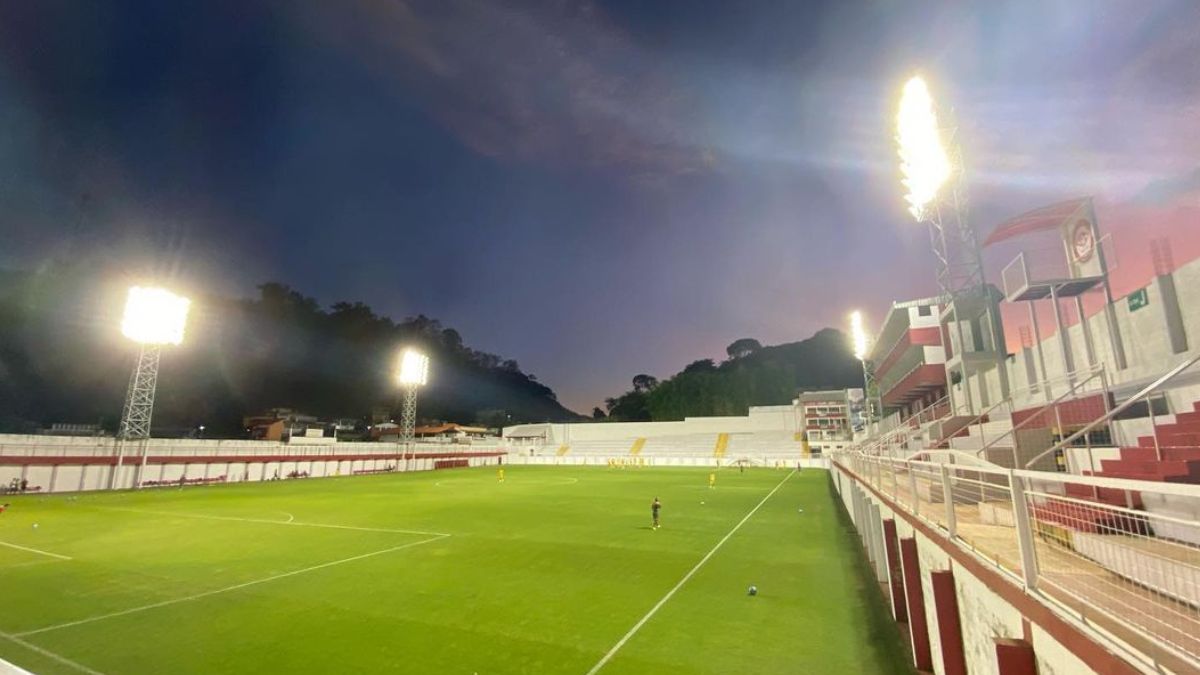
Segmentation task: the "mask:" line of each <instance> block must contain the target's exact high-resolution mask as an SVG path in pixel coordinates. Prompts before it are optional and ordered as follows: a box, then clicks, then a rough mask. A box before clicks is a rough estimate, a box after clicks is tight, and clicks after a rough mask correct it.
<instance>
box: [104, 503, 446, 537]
mask: <svg viewBox="0 0 1200 675" xmlns="http://www.w3.org/2000/svg"><path fill="white" fill-rule="evenodd" d="M91 508H93V509H104V510H106V511H124V512H126V513H143V514H147V515H152V516H176V517H179V518H199V519H201V520H230V521H233V522H235V523H261V524H263V525H294V526H296V527H324V528H329V529H333V530H357V531H359V532H387V533H389V534H421V535H428V536H431V537H433V536H438V537H449V536H450V534H449V533H448V532H427V531H425V530H398V529H393V528H387V527H358V526H355V525H330V524H327V523H302V522H298V521H293V520H267V519H265V518H237V517H234V516H214V515H209V514H206V513H182V512H179V511H151V510H148V509H126V508H121V507H118V506H93V507H91ZM280 513H283V512H282V511H280ZM288 515H289V516H290V515H291V514H288Z"/></svg>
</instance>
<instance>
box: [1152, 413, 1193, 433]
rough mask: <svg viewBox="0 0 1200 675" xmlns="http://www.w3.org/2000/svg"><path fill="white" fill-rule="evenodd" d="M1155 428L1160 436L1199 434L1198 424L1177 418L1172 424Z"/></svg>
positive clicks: (1158, 425) (1159, 425) (1164, 424)
mask: <svg viewBox="0 0 1200 675" xmlns="http://www.w3.org/2000/svg"><path fill="white" fill-rule="evenodd" d="M1185 414H1186V413H1185ZM1155 428H1156V429H1158V433H1160V434H1200V422H1190V421H1188V420H1180V419H1179V418H1178V416H1177V417H1176V419H1175V421H1174V422H1167V423H1163V424H1157V425H1155Z"/></svg>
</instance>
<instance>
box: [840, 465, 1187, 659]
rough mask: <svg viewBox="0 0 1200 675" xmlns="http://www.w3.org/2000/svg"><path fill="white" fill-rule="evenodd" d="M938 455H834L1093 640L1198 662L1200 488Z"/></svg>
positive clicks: (1138, 654) (1140, 654) (1137, 653)
mask: <svg viewBox="0 0 1200 675" xmlns="http://www.w3.org/2000/svg"><path fill="white" fill-rule="evenodd" d="M934 452H936V451H934ZM943 459H945V460H946V461H942V462H930V461H915V460H903V459H896V458H889V457H875V456H868V455H864V454H861V453H857V452H843V453H836V454H835V455H834V456H833V462H834V469H835V470H847V471H849V472H851V473H852V477H856V478H857V479H858V480H860V481H862V482H865V483H867V484H868V485H870V486H871V487H873V488H874V489H875V490H876V491H877V492H879V493H881V494H882V495H884V496H885V497H887V498H890V499H891V500H892V501H893V502H894V504H895V505H896V506H897V507H898V508H900V509H903V510H905V511H907V512H908V513H910V514H912V515H913V516H915V517H917V518H919V519H921V520H923V521H925V522H926V523H928V524H929V525H931V526H933V527H934V528H936V529H937V531H939V532H940V533H941V534H942V535H943V536H945V537H946V538H948V539H949V540H951V541H952V542H953V543H954V544H955V545H958V546H961V547H963V548H964V549H967V550H969V551H971V552H973V553H974V554H975V555H976V556H977V557H979V558H980V559H982V560H984V561H986V562H987V563H989V564H991V565H992V566H993V567H994V568H995V569H997V570H998V571H999V572H1001V573H1002V574H1003V575H1005V576H1007V577H1009V578H1010V579H1011V580H1012V581H1013V582H1014V583H1017V584H1020V585H1022V586H1023V587H1024V588H1025V589H1026V591H1027V592H1028V593H1030V594H1031V595H1033V596H1034V597H1036V598H1037V599H1039V600H1041V601H1042V602H1044V603H1045V604H1047V605H1048V606H1050V608H1051V609H1053V610H1054V611H1056V612H1059V613H1060V614H1063V615H1065V616H1067V617H1069V618H1071V619H1074V620H1077V621H1080V622H1083V623H1086V624H1087V625H1089V626H1092V627H1095V628H1097V629H1099V630H1098V631H1097V638H1098V639H1102V640H1105V639H1106V640H1109V641H1112V640H1113V638H1115V639H1116V642H1115V643H1114V644H1116V645H1118V646H1119V648H1120V650H1121V651H1123V652H1125V653H1130V652H1131V650H1132V655H1133V656H1134V657H1135V658H1138V659H1140V660H1141V661H1142V662H1143V664H1144V665H1145V664H1150V665H1151V666H1154V667H1158V666H1161V665H1162V664H1164V663H1169V664H1174V665H1175V666H1176V667H1177V668H1179V669H1176V668H1169V670H1173V671H1174V672H1180V670H1193V669H1197V668H1200V520H1198V516H1200V486H1194V485H1181V484H1174V483H1153V482H1146V481H1130V480H1120V479H1112V478H1098V477H1090V476H1074V475H1064V474H1059V473H1051V472H1038V471H1025V470H1009V469H1003V468H1000V467H995V466H987V465H985V464H983V463H978V464H973V465H962V464H956V463H953V462H954V460H955V458H954V457H944V458H943ZM1130 495H1133V499H1132V500H1130V497H1129V496H1130ZM1097 496H1098V499H1097ZM1127 501H1132V503H1133V507H1132V508H1131V507H1130V506H1125V505H1123V504H1125V503H1126V502H1127Z"/></svg>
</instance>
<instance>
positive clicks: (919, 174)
mask: <svg viewBox="0 0 1200 675" xmlns="http://www.w3.org/2000/svg"><path fill="white" fill-rule="evenodd" d="M957 131H958V130H957V128H955V127H954V126H949V127H941V126H940V125H939V122H938V114H937V112H936V106H935V104H934V101H933V97H932V96H931V95H930V93H929V87H928V86H926V84H925V81H924V80H923V79H921V78H920V77H914V78H912V79H910V80H909V81H908V83H907V84H905V85H904V92H903V94H902V95H901V98H900V108H899V112H898V113H897V115H896V142H897V145H898V146H899V153H900V171H901V173H902V174H903V178H902V180H901V183H902V184H903V185H904V187H905V188H906V190H907V192H908V193H907V194H906V195H905V201H907V202H908V211H909V213H911V214H912V216H913V217H914V218H915V219H916V220H917V221H918V222H922V221H923V222H926V223H928V224H929V235H930V243H931V244H932V248H933V254H934V257H935V258H936V260H937V262H936V276H937V282H938V287H939V289H940V290H941V294H942V302H943V303H945V305H944V309H943V311H942V313H941V320H942V323H943V324H944V325H945V324H948V326H947V327H948V329H949V330H948V331H945V333H948V334H949V337H950V344H949V345H946V347H947V348H948V352H949V353H948V354H947V359H946V375H947V378H948V379H949V383H948V384H949V386H948V391H949V392H950V396H951V401H952V403H953V407H954V409H955V410H956V411H958V412H960V413H966V414H971V413H977V412H981V410H982V408H985V407H987V405H988V395H989V391H988V382H987V377H986V376H987V373H988V372H991V371H993V370H994V371H995V372H996V381H997V384H998V386H999V390H1000V396H1001V398H1005V397H1007V396H1008V371H1007V370H1006V368H1005V363H1004V358H1005V351H1006V350H1005V346H1004V329H1003V326H1002V325H1001V323H1000V307H999V297H998V292H997V291H995V289H993V288H992V287H991V286H989V285H988V283H987V280H986V279H985V277H984V273H983V254H982V253H981V250H980V247H979V240H978V238H977V237H976V235H975V228H974V227H972V225H971V223H970V220H969V219H968V217H967V194H966V186H965V181H964V180H963V170H964V166H963V159H962V150H961V149H960V147H959V144H958V140H957ZM956 380H957V382H956ZM958 383H961V385H962V386H961V391H962V394H961V396H960V395H959V394H958V393H957V392H956V391H955V386H956V384H958ZM976 397H978V399H979V401H978V404H977V403H976V401H975V399H976Z"/></svg>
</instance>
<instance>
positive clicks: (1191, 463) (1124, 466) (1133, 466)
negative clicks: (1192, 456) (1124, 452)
mask: <svg viewBox="0 0 1200 675" xmlns="http://www.w3.org/2000/svg"><path fill="white" fill-rule="evenodd" d="M1100 467H1101V469H1102V472H1103V474H1104V475H1106V476H1110V475H1114V474H1117V473H1138V474H1149V475H1154V476H1159V478H1157V479H1156V480H1167V478H1168V477H1172V476H1174V477H1181V476H1182V477H1189V478H1192V479H1193V480H1197V481H1200V461H1197V460H1186V459H1185V460H1156V459H1103V460H1100ZM1189 482H1191V481H1189Z"/></svg>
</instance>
